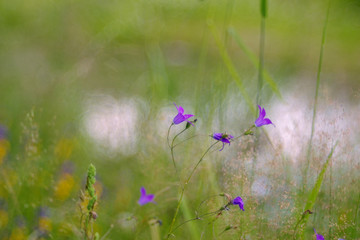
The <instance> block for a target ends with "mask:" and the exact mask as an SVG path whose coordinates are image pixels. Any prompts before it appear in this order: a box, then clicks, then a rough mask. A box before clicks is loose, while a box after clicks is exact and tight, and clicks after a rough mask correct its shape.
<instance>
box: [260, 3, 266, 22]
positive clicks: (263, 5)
mask: <svg viewBox="0 0 360 240" xmlns="http://www.w3.org/2000/svg"><path fill="white" fill-rule="evenodd" d="M260 11H261V16H262V17H263V18H266V16H267V0H261V3H260Z"/></svg>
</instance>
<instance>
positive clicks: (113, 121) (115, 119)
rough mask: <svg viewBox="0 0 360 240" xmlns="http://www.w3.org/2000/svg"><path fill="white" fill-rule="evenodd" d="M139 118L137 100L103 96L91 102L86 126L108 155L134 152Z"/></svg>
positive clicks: (87, 108) (88, 105)
mask: <svg viewBox="0 0 360 240" xmlns="http://www.w3.org/2000/svg"><path fill="white" fill-rule="evenodd" d="M138 118H139V114H138V110H137V103H136V101H135V100H133V99H121V100H116V99H115V98H113V97H111V96H109V95H100V96H93V97H91V98H90V99H89V100H88V101H87V104H86V112H85V117H84V125H85V129H86V132H87V134H88V135H89V136H90V137H91V138H92V139H93V140H94V141H95V144H96V145H97V146H99V149H104V150H105V151H106V152H107V153H108V154H116V153H121V154H124V155H131V154H134V153H135V152H136V149H137V143H138V130H137V123H138Z"/></svg>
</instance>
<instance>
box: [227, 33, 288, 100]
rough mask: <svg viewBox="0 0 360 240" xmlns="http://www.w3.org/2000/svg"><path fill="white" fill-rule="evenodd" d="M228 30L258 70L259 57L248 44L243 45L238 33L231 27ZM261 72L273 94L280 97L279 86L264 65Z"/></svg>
mask: <svg viewBox="0 0 360 240" xmlns="http://www.w3.org/2000/svg"><path fill="white" fill-rule="evenodd" d="M228 32H229V34H230V36H231V37H233V38H234V40H235V42H236V44H237V45H238V46H239V47H240V48H241V50H242V51H243V52H244V53H245V55H246V56H247V57H248V58H249V60H250V62H251V63H252V64H253V65H254V67H255V68H256V70H258V71H259V65H260V64H259V59H258V58H257V57H256V55H255V54H254V53H253V52H252V51H251V50H250V49H249V47H248V46H246V45H245V43H244V41H243V40H242V39H241V37H240V35H239V34H238V33H237V32H236V31H235V30H234V29H233V28H231V27H229V28H228ZM262 72H263V80H265V82H266V83H267V84H269V86H270V88H271V90H272V91H273V92H274V93H275V95H276V96H277V97H278V98H280V99H282V95H281V93H280V90H279V87H278V86H277V84H276V82H275V81H274V79H273V78H272V77H271V76H270V74H269V73H268V71H267V70H266V68H265V67H263V69H262Z"/></svg>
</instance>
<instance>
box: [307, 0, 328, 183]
mask: <svg viewBox="0 0 360 240" xmlns="http://www.w3.org/2000/svg"><path fill="white" fill-rule="evenodd" d="M330 6H331V0H329V5H328V9H327V12H326V18H325V23H324V28H323V32H322V39H321V47H320V57H319V65H318V71H317V76H316V89H315V98H314V109H313V118H312V123H311V133H310V140H309V145H308V150H307V154H306V165H305V171H304V176H303V177H304V183H303V188H304V190H305V189H306V185H307V182H306V179H307V173H308V170H309V165H310V157H311V149H312V141H313V137H314V131H315V119H316V111H317V105H318V97H319V86H320V75H321V68H322V62H323V55H324V45H325V36H326V31H327V25H328V21H329V12H330Z"/></svg>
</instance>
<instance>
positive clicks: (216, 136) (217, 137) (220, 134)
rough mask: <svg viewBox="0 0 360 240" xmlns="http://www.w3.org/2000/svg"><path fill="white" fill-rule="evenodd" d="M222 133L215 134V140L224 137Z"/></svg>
mask: <svg viewBox="0 0 360 240" xmlns="http://www.w3.org/2000/svg"><path fill="white" fill-rule="evenodd" d="M222 135H223V134H222V133H214V135H213V138H214V139H215V140H220V139H221V137H222Z"/></svg>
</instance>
